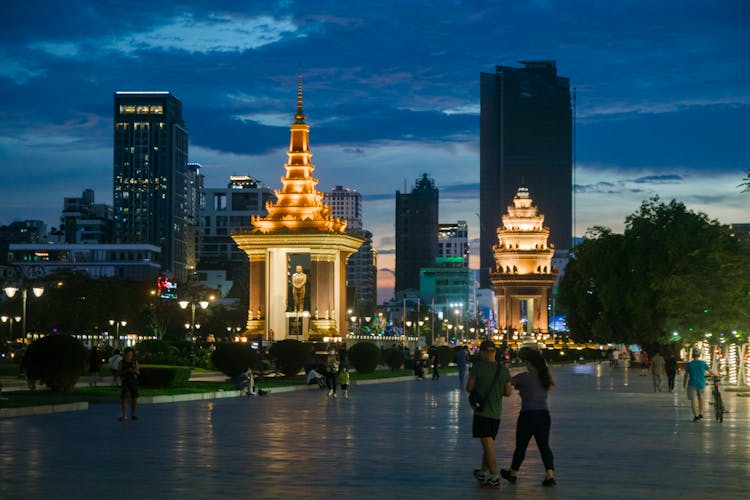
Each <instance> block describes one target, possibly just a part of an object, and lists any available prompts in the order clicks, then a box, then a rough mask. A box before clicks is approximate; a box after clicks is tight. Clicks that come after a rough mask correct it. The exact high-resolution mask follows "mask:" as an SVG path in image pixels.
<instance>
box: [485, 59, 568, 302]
mask: <svg viewBox="0 0 750 500" xmlns="http://www.w3.org/2000/svg"><path fill="white" fill-rule="evenodd" d="M521 63H522V64H523V65H524V67H522V68H513V67H507V66H497V67H496V69H495V73H482V74H481V75H480V81H481V111H480V194H479V204H480V265H481V274H480V281H481V285H482V287H483V288H485V287H488V286H489V270H490V268H492V267H493V266H494V257H493V254H492V246H493V245H494V243H495V241H496V234H495V228H496V227H498V225H499V223H500V217H501V215H502V213H503V211H504V210H505V207H506V206H508V205H510V204H512V201H513V196H514V194H515V190H516V188H517V187H518V186H520V185H525V186H527V187H528V188H529V190H530V191H531V192H533V193H534V196H535V199H536V200H537V204H538V205H539V209H540V210H541V211H542V212H544V213H546V214H547V221H548V223H549V225H550V226H551V227H553V228H554V229H555V231H554V234H553V236H552V240H551V243H552V244H553V245H554V246H555V247H556V248H558V249H559V250H563V249H570V248H571V238H572V235H573V234H572V233H573V230H572V219H573V208H572V195H573V161H572V158H573V157H572V154H573V135H572V132H573V128H572V126H573V120H572V110H571V101H570V83H569V80H568V78H563V77H560V76H558V75H557V66H556V63H555V62H554V61H521Z"/></svg>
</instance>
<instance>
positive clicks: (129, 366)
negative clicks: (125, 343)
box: [118, 347, 140, 422]
mask: <svg viewBox="0 0 750 500" xmlns="http://www.w3.org/2000/svg"><path fill="white" fill-rule="evenodd" d="M124 354H125V357H124V358H122V360H120V369H119V370H118V371H119V372H120V378H121V379H122V386H121V390H120V404H121V406H122V416H121V417H120V418H119V420H120V421H121V422H122V421H123V420H127V419H128V413H127V411H126V406H127V405H126V401H127V400H128V399H129V400H130V418H131V419H132V420H138V417H137V416H136V414H135V405H136V402H137V401H138V374H139V373H140V369H139V368H138V361H137V360H136V359H135V351H133V348H132V347H127V348H125V353H124Z"/></svg>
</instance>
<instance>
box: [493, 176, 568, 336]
mask: <svg viewBox="0 0 750 500" xmlns="http://www.w3.org/2000/svg"><path fill="white" fill-rule="evenodd" d="M549 231H550V230H549V228H548V227H544V215H542V214H539V213H538V210H537V208H536V206H534V204H533V200H532V198H531V196H530V195H529V190H528V189H526V188H525V187H520V188H518V191H517V192H516V196H514V197H513V205H512V206H509V207H508V213H507V214H505V215H503V225H502V226H500V227H498V228H497V237H498V244H497V245H495V246H494V247H493V248H492V251H493V253H494V256H495V264H496V267H495V269H494V270H493V272H492V273H491V276H490V279H491V281H492V286H493V288H494V290H495V296H496V297H497V301H498V313H497V319H498V325H500V326H501V327H502V328H504V329H511V330H519V331H526V332H527V333H529V332H533V331H537V332H542V333H547V331H548V321H549V319H548V318H549V317H548V314H547V302H548V299H549V296H550V292H551V291H552V285H553V284H554V282H555V278H556V277H557V269H556V268H554V267H553V266H552V257H553V255H554V253H555V250H554V246H553V245H552V244H550V243H548V239H549Z"/></svg>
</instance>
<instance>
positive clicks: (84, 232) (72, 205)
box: [60, 189, 112, 243]
mask: <svg viewBox="0 0 750 500" xmlns="http://www.w3.org/2000/svg"><path fill="white" fill-rule="evenodd" d="M60 221H61V222H62V224H61V230H62V233H63V241H64V242H65V243H110V242H111V241H112V206H111V205H105V204H104V203H95V198H94V190H93V189H84V190H83V193H82V194H81V196H80V197H65V198H63V211H62V216H61V217H60Z"/></svg>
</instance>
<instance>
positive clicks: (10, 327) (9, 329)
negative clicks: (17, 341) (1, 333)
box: [0, 316, 21, 342]
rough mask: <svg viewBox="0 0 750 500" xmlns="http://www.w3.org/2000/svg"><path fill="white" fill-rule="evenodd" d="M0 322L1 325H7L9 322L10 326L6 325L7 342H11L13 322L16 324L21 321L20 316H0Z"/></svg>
mask: <svg viewBox="0 0 750 500" xmlns="http://www.w3.org/2000/svg"><path fill="white" fill-rule="evenodd" d="M0 320H2V322H3V323H7V322H8V320H10V324H9V325H8V342H13V321H15V322H16V323H18V322H19V321H21V316H0Z"/></svg>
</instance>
